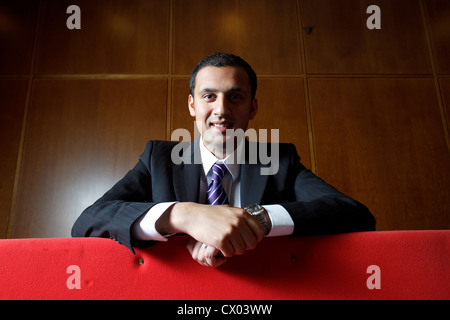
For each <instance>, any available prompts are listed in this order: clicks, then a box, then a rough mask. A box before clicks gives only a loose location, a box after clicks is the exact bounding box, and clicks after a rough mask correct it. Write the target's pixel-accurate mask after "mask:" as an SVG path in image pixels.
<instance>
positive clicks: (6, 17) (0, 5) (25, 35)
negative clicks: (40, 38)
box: [0, 0, 39, 75]
mask: <svg viewBox="0 0 450 320" xmlns="http://www.w3.org/2000/svg"><path fill="white" fill-rule="evenodd" d="M38 7H39V1H38V0H16V1H0V74H13V75H23V74H28V73H29V72H30V66H31V56H32V53H33V39H34V34H35V28H36V20H37V14H38Z"/></svg>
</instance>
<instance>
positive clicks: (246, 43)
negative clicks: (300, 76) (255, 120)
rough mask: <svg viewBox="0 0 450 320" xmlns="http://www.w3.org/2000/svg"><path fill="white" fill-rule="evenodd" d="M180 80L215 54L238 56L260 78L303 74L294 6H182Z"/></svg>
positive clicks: (224, 2)
mask: <svg viewBox="0 0 450 320" xmlns="http://www.w3.org/2000/svg"><path fill="white" fill-rule="evenodd" d="M173 28H174V36H173V37H174V38H173V61H174V62H173V63H174V73H175V74H190V73H191V72H192V69H193V68H194V67H195V65H196V64H197V62H198V61H199V60H200V59H202V58H203V57H206V56H207V55H208V54H210V53H211V52H214V51H225V52H233V53H235V54H237V55H240V56H242V57H243V58H244V59H246V60H247V61H248V62H249V63H250V64H251V65H252V66H253V68H254V69H255V71H256V72H257V73H301V72H302V70H301V63H300V61H301V60H300V50H299V35H298V21H297V7H296V1H295V0H282V1H272V0H246V1H228V0H217V1H209V0H177V1H175V2H174V24H173Z"/></svg>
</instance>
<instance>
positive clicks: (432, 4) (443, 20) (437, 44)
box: [424, 0, 450, 73]
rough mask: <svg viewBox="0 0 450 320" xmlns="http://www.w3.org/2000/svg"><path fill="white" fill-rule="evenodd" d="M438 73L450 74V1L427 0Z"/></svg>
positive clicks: (426, 4)
mask: <svg viewBox="0 0 450 320" xmlns="http://www.w3.org/2000/svg"><path fill="white" fill-rule="evenodd" d="M424 3H425V6H426V9H427V14H428V20H427V21H429V22H428V24H429V27H430V37H431V41H432V44H433V52H434V57H435V59H436V69H437V72H438V73H450V59H449V57H450V1H448V0H425V1H424Z"/></svg>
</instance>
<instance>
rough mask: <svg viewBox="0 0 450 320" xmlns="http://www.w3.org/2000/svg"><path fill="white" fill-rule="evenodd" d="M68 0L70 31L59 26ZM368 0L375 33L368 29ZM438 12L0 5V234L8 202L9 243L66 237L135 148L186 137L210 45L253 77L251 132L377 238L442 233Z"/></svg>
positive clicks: (442, 52) (237, 3) (430, 5)
mask: <svg viewBox="0 0 450 320" xmlns="http://www.w3.org/2000/svg"><path fill="white" fill-rule="evenodd" d="M72 4H76V5H78V6H79V7H80V8H81V26H82V29H81V30H68V29H67V27H66V19H67V18H68V17H69V14H67V13H66V9H67V7H68V6H69V5H72ZM372 4H377V5H378V6H380V8H381V26H382V29H381V30H368V29H367V27H366V20H367V18H368V17H369V15H368V14H367V13H366V9H367V7H368V6H369V5H372ZM449 6H450V5H449V1H447V0H378V1H377V2H375V3H374V2H372V1H370V0H340V1H334V0H280V1H272V0H233V1H229V0H217V1H209V0H171V1H168V0H96V1H89V0H77V1H76V2H72V1H69V0H40V1H39V0H16V1H10V0H0V75H1V77H0V79H1V80H0V101H1V103H0V104H1V105H0V107H1V108H2V118H1V119H0V123H1V125H2V138H1V140H0V142H1V143H2V146H1V147H2V149H3V150H9V151H7V155H5V156H4V157H3V161H2V169H0V170H1V171H0V173H1V177H2V184H1V189H0V197H1V198H0V205H1V206H2V207H0V210H1V211H0V237H1V236H2V235H3V234H2V232H5V230H6V229H5V228H6V223H7V217H8V216H9V213H10V210H9V206H10V203H11V208H12V209H11V210H12V211H11V213H12V215H13V219H12V221H13V222H14V223H11V221H10V223H9V225H8V226H9V227H10V228H9V229H8V230H7V236H8V237H31V236H38V237H47V236H48V237H55V236H68V234H69V231H70V228H71V226H72V223H73V221H74V220H75V219H76V217H77V216H78V215H79V214H80V212H81V211H82V210H83V209H84V208H85V207H86V206H87V205H89V204H91V203H92V202H93V201H94V200H95V199H96V198H97V197H98V196H100V195H101V194H102V193H103V192H104V191H106V190H107V189H108V188H109V187H110V186H111V185H112V184H113V183H114V182H115V181H117V179H119V178H120V177H121V176H122V175H123V174H124V173H125V172H126V171H127V170H128V169H129V168H130V167H131V166H133V165H134V163H135V161H136V159H137V156H138V155H139V154H140V153H141V152H142V151H143V148H144V145H145V142H146V141H147V140H149V139H169V138H170V132H171V131H172V130H174V129H176V128H186V129H188V130H189V131H190V132H191V133H192V132H193V131H194V130H193V127H194V122H193V119H192V118H191V117H190V116H189V113H188V110H187V96H188V75H189V74H190V73H191V71H192V69H193V68H194V66H195V65H196V63H197V62H198V61H199V60H200V59H202V58H204V57H205V56H206V55H208V54H209V53H211V52H213V51H218V50H220V51H230V52H233V53H236V54H238V55H241V56H242V57H243V58H245V59H246V60H248V61H249V63H250V64H251V65H252V66H253V67H254V69H255V70H256V72H257V73H258V75H259V76H260V77H259V88H258V94H257V98H258V100H259V104H260V110H259V113H258V115H257V117H256V119H255V120H254V121H252V122H251V123H250V125H251V126H252V127H255V128H269V129H270V128H273V129H280V135H281V137H280V138H281V141H282V142H293V143H295V145H296V146H297V149H298V151H299V154H300V156H301V157H302V162H303V163H304V164H305V165H306V166H308V167H311V168H312V169H313V170H315V171H317V173H318V175H319V176H321V177H323V178H324V179H325V180H327V181H328V182H330V183H332V184H334V185H336V187H338V188H339V189H342V190H343V191H344V192H346V193H348V194H350V195H351V196H354V197H355V198H357V199H358V200H361V202H363V203H365V204H367V205H368V206H369V207H370V208H371V209H372V211H374V213H375V215H376V216H377V218H378V230H392V229H411V228H413V229H430V228H436V229H443V228H449V227H450V226H449V221H450V219H449V216H448V212H450V210H449V209H450V208H449V206H450V201H449V200H448V194H449V183H448V182H447V181H450V179H449V178H450V177H449V175H450V168H449V164H448V161H449V150H448V149H447V147H448V145H449V141H446V138H447V139H449V137H448V125H449V121H450V120H449V114H450V103H449V101H450V80H449V79H450V64H449V59H448V56H449V50H450V49H449V45H448V43H449V41H448V40H449V34H450V26H449V25H450V20H449V19H448V13H449V10H450V7H449ZM307 26H312V27H313V29H312V32H311V33H310V34H306V32H305V31H304V30H302V28H303V27H307ZM303 45H304V47H303ZM23 75H25V76H26V77H23V78H21V77H20V76H23ZM400 77H402V78H400ZM28 83H33V86H32V90H27V84H28ZM435 85H436V87H435ZM441 102H442V104H443V105H440V106H439V103H441ZM27 104H28V105H27ZM439 107H440V108H441V109H440V108H439ZM4 108H6V111H4V110H3V109H4ZM24 110H29V117H28V118H27V117H26V116H27V115H26V114H24ZM23 121H25V123H26V126H25V128H23V130H25V129H26V131H22V132H23V133H24V138H25V140H24V144H23V145H21V146H22V148H21V150H17V149H15V148H19V141H20V130H21V126H22V122H23ZM445 125H447V128H445ZM131 128H132V129H131ZM445 129H446V130H447V132H446V131H445ZM446 134H447V136H446ZM310 143H311V145H310ZM446 143H447V145H446ZM8 152H9V153H8ZM310 152H312V153H310ZM17 154H23V158H17V157H16V156H15V155H17ZM16 163H19V164H20V166H19V167H17V168H16V167H15V164H16ZM14 172H17V173H18V174H19V175H18V176H17V177H18V178H19V179H18V181H17V182H18V184H16V185H15V188H16V189H14V190H13V186H12V184H13V182H14ZM11 195H12V197H11Z"/></svg>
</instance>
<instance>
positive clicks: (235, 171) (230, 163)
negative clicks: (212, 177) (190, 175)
mask: <svg viewBox="0 0 450 320" xmlns="http://www.w3.org/2000/svg"><path fill="white" fill-rule="evenodd" d="M243 140H244V139H243ZM243 140H242V141H241V143H239V144H238V146H237V148H236V149H235V150H234V151H233V152H232V153H231V154H229V155H228V156H227V157H226V158H225V159H218V158H217V157H216V156H215V155H213V154H212V153H211V151H209V150H208V149H207V148H206V147H205V145H204V144H203V140H202V137H201V136H200V139H198V141H199V144H200V156H201V159H202V165H203V170H204V171H205V177H206V176H207V175H208V172H209V170H211V167H212V166H213V165H214V163H216V162H222V163H224V164H225V166H226V167H227V169H228V171H229V172H230V174H231V177H232V179H233V182H234V181H236V180H237V179H238V178H239V176H240V174H241V165H240V161H236V160H235V154H236V155H238V156H239V155H242V154H243V153H242V151H243V148H244V143H243V142H244V141H243Z"/></svg>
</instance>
